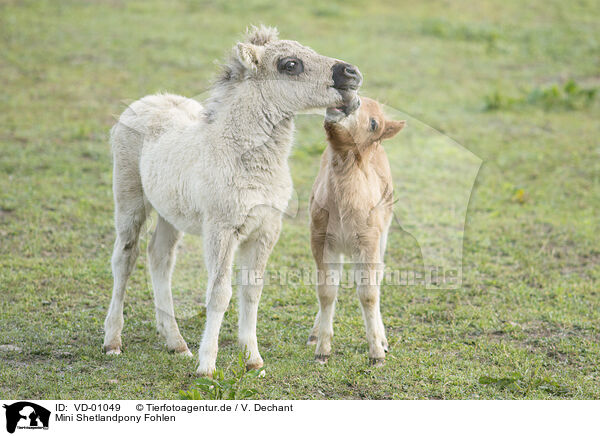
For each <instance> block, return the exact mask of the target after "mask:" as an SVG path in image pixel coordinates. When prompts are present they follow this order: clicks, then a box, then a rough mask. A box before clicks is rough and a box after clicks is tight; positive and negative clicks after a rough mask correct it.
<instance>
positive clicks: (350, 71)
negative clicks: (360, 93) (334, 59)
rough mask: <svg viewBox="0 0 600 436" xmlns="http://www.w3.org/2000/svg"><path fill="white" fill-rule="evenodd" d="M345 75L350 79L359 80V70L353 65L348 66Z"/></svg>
mask: <svg viewBox="0 0 600 436" xmlns="http://www.w3.org/2000/svg"><path fill="white" fill-rule="evenodd" d="M344 74H345V75H346V76H348V77H353V78H358V70H357V69H356V67H353V66H352V65H348V66H347V67H346V68H344Z"/></svg>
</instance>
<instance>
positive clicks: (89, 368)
mask: <svg viewBox="0 0 600 436" xmlns="http://www.w3.org/2000/svg"><path fill="white" fill-rule="evenodd" d="M599 16H600V8H599V5H598V3H597V2H594V1H585V0H580V1H577V2H575V3H572V2H571V3H566V2H559V1H536V2H529V3H528V4H527V5H524V3H523V2H519V1H516V0H506V1H503V2H493V1H482V2H477V3H472V2H463V1H458V2H450V3H449V2H441V1H439V2H426V3H423V4H417V3H415V2H407V3H405V4H394V3H392V2H387V1H375V2H367V3H365V2H359V1H346V2H343V3H342V2H328V3H327V4H323V3H322V2H319V1H317V0H314V1H312V2H309V3H303V4H302V7H300V6H299V4H298V3H297V2H291V1H289V2H287V1H284V2H279V3H277V4H275V5H272V4H270V3H269V2H266V1H264V0H254V1H247V2H244V3H243V4H235V5H234V4H233V3H229V2H225V1H219V0H217V1H210V2H195V1H180V2H175V3H172V4H169V5H168V6H167V4H166V2H158V1H147V2H142V1H137V2H111V1H104V2H76V1H62V2H54V1H47V2H42V1H39V2H38V1H6V0H5V1H2V2H0V44H1V48H2V50H1V54H0V79H1V83H2V85H3V86H2V88H3V92H2V93H0V397H2V398H41V399H47V398H48V399H49V398H52V399H54V398H57V399H58V398H62V399H66V398H71V399H83V398H172V399H176V398H178V393H179V391H180V390H187V389H188V388H189V387H190V386H192V385H193V383H194V380H195V377H194V369H195V362H194V361H193V360H191V359H188V360H186V359H181V358H178V357H177V356H173V355H171V354H169V353H167V351H166V349H165V346H164V345H163V342H162V340H161V339H160V338H159V336H158V334H157V333H156V331H155V327H154V314H153V302H152V291H151V289H150V287H149V278H148V269H147V263H146V258H145V255H144V254H143V255H142V256H141V257H140V260H139V262H138V266H137V268H136V270H135V272H134V274H133V275H132V278H131V280H130V286H129V288H128V294H127V298H126V306H125V319H126V322H125V329H124V332H123V341H124V344H125V352H124V354H123V355H121V356H120V357H117V358H115V357H110V356H105V355H103V354H102V353H101V351H100V350H101V345H102V336H103V332H102V323H103V319H104V316H105V311H106V308H107V306H108V302H109V299H110V289H111V285H112V279H111V273H110V266H109V261H110V254H111V249H112V243H113V237H114V233H113V227H112V208H113V206H112V193H111V177H112V176H111V157H110V150H109V146H108V144H107V134H108V130H109V128H110V126H111V125H112V123H113V122H114V119H115V118H114V117H115V115H118V114H119V113H120V112H121V111H122V110H123V108H124V104H123V102H124V101H131V100H134V99H137V98H139V97H141V96H143V95H146V94H149V93H153V92H157V91H162V90H168V91H171V92H176V93H181V94H184V95H188V96H193V95H198V94H201V93H202V92H204V91H205V89H206V88H207V86H208V84H209V83H210V79H211V77H212V76H213V74H214V73H215V70H216V69H215V66H214V64H213V61H214V60H215V59H220V58H222V56H223V55H224V53H226V52H227V51H228V50H229V49H230V47H231V46H232V45H233V44H234V43H235V41H236V40H237V38H238V37H239V34H240V32H241V31H242V30H243V29H245V27H246V26H247V25H249V24H251V23H260V22H263V23H267V24H272V25H277V26H278V27H279V29H280V32H281V34H282V36H283V37H287V38H291V39H297V40H299V41H301V42H303V43H305V44H307V45H310V46H312V47H313V48H314V49H316V50H317V51H319V52H321V53H323V54H327V55H330V56H335V57H337V58H340V59H344V60H347V61H350V62H352V63H355V64H356V65H358V66H359V67H360V68H361V71H362V72H363V74H364V77H365V83H364V86H363V90H362V92H363V94H365V95H369V96H371V97H374V98H377V99H380V100H381V101H382V102H384V103H386V104H387V105H388V106H390V107H392V108H396V109H398V110H400V111H402V112H403V113H405V114H408V115H410V117H411V118H409V121H410V122H409V125H408V127H407V128H406V129H405V130H404V131H403V132H402V133H401V134H400V135H398V137H397V138H396V139H395V140H394V141H391V142H390V144H389V145H388V151H389V154H390V160H391V161H392V164H393V172H394V177H395V178H396V179H397V180H396V182H397V183H396V184H397V186H398V187H405V186H406V187H407V190H410V188H411V187H412V188H413V189H416V190H419V189H420V190H421V191H422V192H423V201H422V202H418V203H416V204H414V207H415V208H419V213H423V214H426V213H427V210H428V205H431V207H432V209H431V213H435V214H438V216H440V217H441V218H442V219H445V218H446V216H445V215H444V213H449V212H448V211H445V212H444V210H443V208H442V207H440V204H442V203H439V202H438V200H439V201H443V200H444V198H443V196H442V195H440V193H439V192H438V191H435V190H434V189H433V188H431V186H434V185H431V186H430V185H428V184H426V182H429V181H430V180H433V179H432V177H438V176H439V175H440V174H442V175H443V174H450V175H452V174H453V171H454V174H456V175H457V178H460V177H461V176H462V172H461V170H460V167H459V168H457V169H454V170H453V168H454V167H452V166H451V165H450V163H449V164H448V166H445V165H442V164H440V165H437V164H436V166H434V167H433V168H434V169H435V168H437V169H439V170H440V171H441V172H438V171H433V172H431V168H432V162H438V161H437V160H435V159H438V158H439V156H438V155H432V156H430V155H428V154H427V153H424V152H421V151H420V150H421V148H420V147H419V144H424V145H427V144H429V143H430V141H429V140H428V138H429V139H436V138H438V139H439V138H443V137H442V136H441V134H434V133H432V131H430V132H427V131H426V129H425V128H423V125H421V124H419V123H418V122H416V121H415V120H420V121H421V122H423V123H425V124H427V125H429V126H432V127H433V128H435V129H436V130H437V131H439V132H442V133H444V134H446V135H448V136H449V137H451V138H452V139H454V140H455V141H457V142H458V143H460V144H462V145H463V146H465V147H466V148H467V149H469V150H470V151H472V152H473V153H474V155H476V156H478V157H479V158H480V159H481V160H482V161H483V165H482V166H481V169H480V170H479V173H478V175H477V179H476V182H475V187H474V190H473V193H472V195H471V198H470V203H469V209H468V214H467V220H466V227H465V233H464V241H463V245H462V248H463V253H462V265H463V284H462V286H461V287H460V289H456V290H447V291H443V290H441V291H440V290H427V289H424V288H423V287H421V286H404V287H393V286H388V287H384V289H383V297H382V298H383V306H382V311H383V317H384V321H385V323H386V326H387V332H388V339H389V341H390V345H391V351H390V354H389V356H388V359H387V362H386V365H385V366H384V367H383V368H371V367H369V366H368V359H367V344H366V339H365V333H364V329H363V325H362V320H361V315H360V309H359V305H358V302H357V299H356V296H355V293H354V291H353V290H351V289H348V288H344V289H341V290H340V295H339V303H338V306H337V313H336V321H335V337H334V349H333V355H332V357H331V359H330V361H329V363H328V364H327V365H326V366H320V365H318V364H316V363H314V362H313V356H312V354H313V349H312V348H309V347H307V346H305V345H304V344H305V341H306V338H307V336H308V332H309V328H310V326H311V325H312V321H313V316H314V314H315V312H316V309H317V301H316V297H315V295H314V290H313V289H312V288H311V287H310V286H307V285H304V284H303V283H301V282H298V281H294V282H292V283H289V284H288V285H286V286H279V285H276V284H270V285H268V286H266V287H265V290H264V292H263V297H262V301H261V306H260V309H259V327H258V329H259V331H258V336H259V343H260V348H261V352H262V356H263V358H264V360H265V363H266V366H265V370H266V377H264V378H258V379H256V380H253V381H252V383H251V384H250V385H249V386H248V388H251V389H255V390H256V391H257V394H256V396H257V398H263V399H266V398H269V399H271V398H272V399H289V398H294V399H303V398H315V399H322V398H372V399H375V398H377V399H379V398H402V399H409V398H444V399H452V398H454V399H458V398H480V399H484V398H531V399H533V398H574V399H576V398H579V399H591V398H595V399H599V398H600V370H598V363H599V362H600V346H599V342H600V324H599V313H600V290H599V286H598V285H599V283H600V267H599V264H600V220H599V219H598V210H600V184H599V181H600V180H599V179H600V176H599V175H600V148H599V147H600V145H599V142H598V138H599V137H600V123H598V119H600V108H599V104H598V101H597V100H598V99H597V98H594V97H595V95H594V96H593V97H592V98H590V99H589V101H586V103H585V104H580V102H579V101H577V102H576V104H571V103H570V102H569V98H572V96H571V97H570V95H571V94H572V93H573V92H575V91H578V92H584V91H585V90H591V89H595V88H597V87H598V86H599V85H600V80H599V76H598V71H599V67H600V61H599V59H600V56H599V55H600V38H599V36H598V31H597V22H598V18H599ZM570 84H571V85H570ZM573 86H575V87H576V88H573ZM536 90H537V91H536ZM548 90H550V91H548ZM553 90H556V92H555V91H553ZM582 90H583V91H582ZM590 92H591V91H590ZM570 93H571V94H570ZM494 94H497V95H499V96H500V97H499V98H498V99H497V101H498V102H500V103H498V104H496V105H495V106H494V101H495V100H494V98H493V97H492V98H490V96H493V95H494ZM577 98H578V99H579V97H577ZM510 99H517V100H518V101H519V104H516V105H515V104H503V101H508V100H510ZM584 100H585V98H584ZM490 102H491V103H492V107H490ZM489 109H494V110H489ZM297 127H298V132H297V135H296V144H297V145H296V147H295V150H294V153H293V155H292V158H291V165H292V174H293V177H294V182H295V187H296V191H297V196H298V202H299V212H298V214H297V215H295V216H294V217H288V218H286V219H285V221H284V228H283V233H282V236H281V239H280V241H279V243H278V244H277V246H276V248H275V250H274V252H273V255H272V257H271V260H270V263H269V269H270V270H278V269H285V268H288V269H293V268H305V269H309V268H312V258H311V255H310V250H309V247H308V244H307V241H308V226H307V213H306V206H307V198H308V195H309V192H310V187H311V184H312V181H313V179H314V177H315V175H316V172H317V169H318V159H319V153H320V151H321V150H322V148H323V146H324V135H323V131H322V128H321V120H320V119H318V118H316V117H300V118H299V120H298V123H297ZM411 129H412V130H411ZM436 135H437V136H436ZM419 153H421V154H419ZM410 156H416V157H414V158H410ZM430 158H432V159H433V160H432V159H430ZM421 183H425V185H422V184H421ZM396 196H397V197H398V198H400V202H399V205H398V207H401V206H402V199H403V198H404V194H403V190H402V189H398V190H397V192H396ZM411 198H416V199H419V197H418V196H413V197H411ZM436 208H437V209H436ZM440 210H441V213H442V215H439V211H440ZM404 224H405V223H403V222H401V221H400V222H398V223H395V224H394V226H393V228H392V231H391V236H390V240H389V242H388V258H387V263H388V268H390V269H401V268H404V267H406V266H407V265H409V266H411V265H418V264H419V262H420V259H421V258H420V252H419V246H418V245H417V240H419V237H417V238H416V239H417V240H415V237H413V235H412V234H411V232H409V231H403V230H402V229H404V230H410V229H406V228H405V226H404ZM143 240H144V243H143V245H144V247H145V245H146V242H147V240H148V235H147V234H145V235H144V238H143ZM144 247H143V248H144ZM202 265H203V261H202V252H201V241H200V239H199V238H195V237H191V236H187V237H186V238H185V240H184V242H183V244H182V246H181V249H180V255H179V259H178V267H177V268H176V272H175V277H174V299H175V301H176V313H177V316H178V318H179V325H180V328H181V331H182V334H183V336H184V337H185V338H186V340H187V341H188V343H189V345H190V347H191V348H192V349H194V350H196V349H197V347H198V342H199V339H200V337H201V334H202V328H203V322H204V312H203V306H202V302H203V300H204V288H205V285H206V272H205V270H204V268H203V266H202ZM235 300H236V298H235V297H234V299H233V301H232V305H231V307H230V309H229V310H228V312H227V313H226V316H225V321H224V323H223V328H222V331H221V336H220V344H221V346H220V351H219V358H218V362H217V364H218V366H219V367H221V368H223V369H225V370H226V373H227V374H228V372H227V371H228V370H227V368H228V367H230V366H231V365H232V364H233V365H234V364H235V361H236V358H237V356H238V352H239V349H238V347H237V345H236V322H237V314H236V311H235V310H234V308H235V306H236V301H235ZM7 345H11V346H12V347H7ZM15 347H17V348H15ZM232 362H234V363H232ZM226 376H227V377H228V375H226Z"/></svg>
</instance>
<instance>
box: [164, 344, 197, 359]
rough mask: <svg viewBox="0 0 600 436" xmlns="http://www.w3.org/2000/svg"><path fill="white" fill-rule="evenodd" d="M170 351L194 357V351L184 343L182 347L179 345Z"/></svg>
mask: <svg viewBox="0 0 600 436" xmlns="http://www.w3.org/2000/svg"><path fill="white" fill-rule="evenodd" d="M169 353H173V354H177V355H179V356H185V357H192V356H193V354H192V352H191V351H190V350H189V348H188V347H187V345H184V346H182V347H177V348H172V349H169Z"/></svg>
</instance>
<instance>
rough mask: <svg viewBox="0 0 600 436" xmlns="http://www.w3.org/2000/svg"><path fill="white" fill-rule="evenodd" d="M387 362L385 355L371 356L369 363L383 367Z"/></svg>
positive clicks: (376, 366)
mask: <svg viewBox="0 0 600 436" xmlns="http://www.w3.org/2000/svg"><path fill="white" fill-rule="evenodd" d="M384 363H385V358H383V357H369V365H371V366H374V367H375V368H381V367H382V366H383V364H384Z"/></svg>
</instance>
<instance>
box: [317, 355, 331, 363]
mask: <svg viewBox="0 0 600 436" xmlns="http://www.w3.org/2000/svg"><path fill="white" fill-rule="evenodd" d="M315 360H316V361H317V362H318V363H320V364H321V365H325V364H326V363H327V360H329V354H315Z"/></svg>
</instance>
